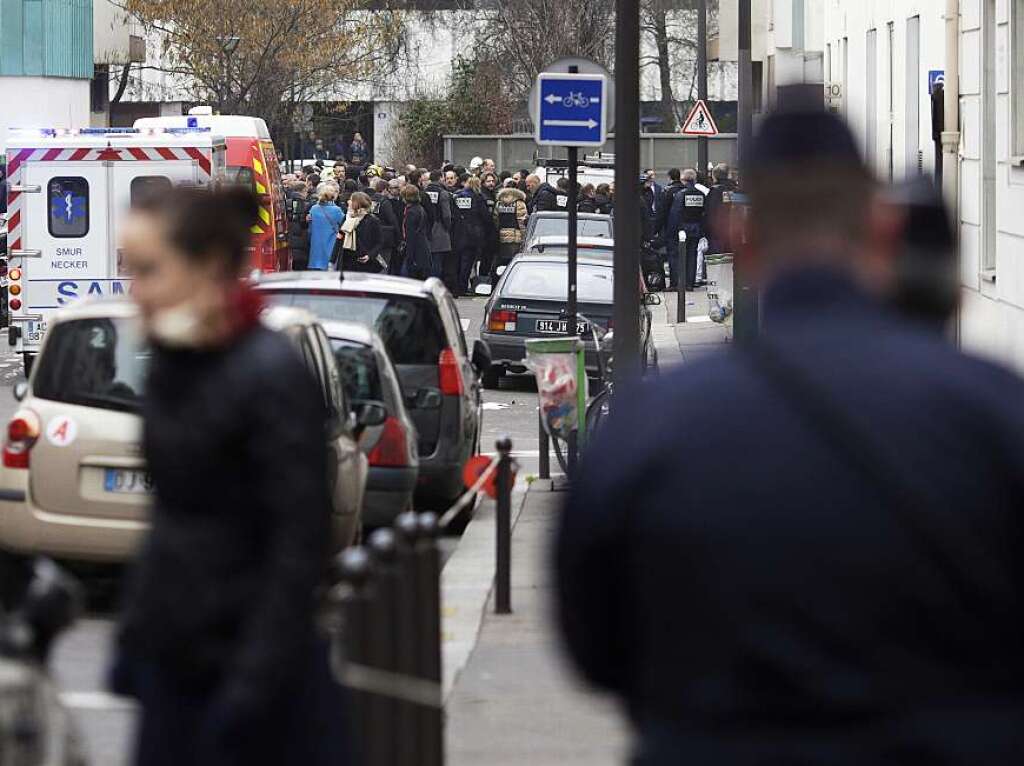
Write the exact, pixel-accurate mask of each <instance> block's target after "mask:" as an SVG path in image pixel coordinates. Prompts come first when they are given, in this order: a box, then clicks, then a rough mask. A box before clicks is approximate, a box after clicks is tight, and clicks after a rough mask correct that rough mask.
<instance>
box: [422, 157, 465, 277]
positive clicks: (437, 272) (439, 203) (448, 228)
mask: <svg viewBox="0 0 1024 766" xmlns="http://www.w3.org/2000/svg"><path fill="white" fill-rule="evenodd" d="M423 191H424V195H425V196H426V198H427V199H428V200H430V203H431V205H433V208H434V219H433V226H432V228H431V233H430V255H431V258H432V260H433V269H434V273H433V276H435V277H441V279H443V280H444V284H445V287H447V288H448V290H449V292H452V293H456V292H457V286H458V281H459V266H458V261H457V260H456V258H455V253H454V251H453V250H452V195H451V192H449V191H448V190H447V189H446V188H445V187H444V185H443V184H442V175H441V173H440V171H437V170H435V171H433V172H432V173H430V182H429V183H428V184H427V186H426V188H425V189H424V190H423Z"/></svg>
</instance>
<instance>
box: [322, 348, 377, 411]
mask: <svg viewBox="0 0 1024 766" xmlns="http://www.w3.org/2000/svg"><path fill="white" fill-rule="evenodd" d="M331 348H332V349H333V350H334V358H335V359H336V360H337V361H338V370H339V371H340V372H341V384H342V385H343V386H344V387H345V393H346V394H347V395H348V400H349V401H350V402H366V401H383V399H384V391H383V388H382V387H381V383H380V371H379V370H378V369H377V357H376V356H374V353H373V349H372V348H370V347H369V346H364V345H363V344H362V343H356V342H354V341H349V340H340V339H338V338H331Z"/></svg>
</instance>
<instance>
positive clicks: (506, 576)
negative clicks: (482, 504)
mask: <svg viewBox="0 0 1024 766" xmlns="http://www.w3.org/2000/svg"><path fill="white" fill-rule="evenodd" d="M495 447H496V448H497V450H498V455H499V460H498V475H497V477H496V481H495V486H496V489H497V493H498V497H497V498H496V506H497V507H496V513H495V515H494V519H495V523H496V524H497V534H496V535H495V539H496V544H497V549H496V551H495V574H494V577H495V585H494V611H495V612H496V613H497V614H511V613H512V498H511V494H512V440H511V439H509V438H508V437H507V436H503V437H501V438H500V439H498V441H497V443H496V444H495Z"/></svg>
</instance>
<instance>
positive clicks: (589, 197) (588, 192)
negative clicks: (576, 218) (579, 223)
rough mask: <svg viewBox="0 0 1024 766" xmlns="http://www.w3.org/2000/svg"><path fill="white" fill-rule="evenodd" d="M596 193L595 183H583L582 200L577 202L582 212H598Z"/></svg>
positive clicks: (577, 207) (581, 188) (578, 208)
mask: <svg viewBox="0 0 1024 766" xmlns="http://www.w3.org/2000/svg"><path fill="white" fill-rule="evenodd" d="M594 195H595V191H594V184H583V186H581V187H580V201H579V202H578V203H577V205H576V209H577V210H578V211H579V212H581V213H596V212H597V200H595V199H594Z"/></svg>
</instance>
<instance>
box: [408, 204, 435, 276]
mask: <svg viewBox="0 0 1024 766" xmlns="http://www.w3.org/2000/svg"><path fill="white" fill-rule="evenodd" d="M402 201H403V202H405V212H404V213H403V215H402V242H403V243H404V245H405V255H404V258H405V262H404V263H403V264H402V276H403V277H412V278H414V279H426V278H427V277H429V276H430V265H431V261H430V228H431V226H430V219H429V218H428V217H427V211H426V210H424V209H423V204H422V203H421V202H420V190H419V189H418V188H417V187H416V186H415V185H414V184H406V185H405V186H403V187H402Z"/></svg>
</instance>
